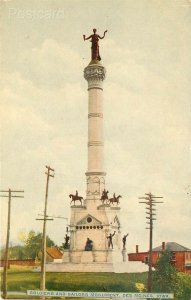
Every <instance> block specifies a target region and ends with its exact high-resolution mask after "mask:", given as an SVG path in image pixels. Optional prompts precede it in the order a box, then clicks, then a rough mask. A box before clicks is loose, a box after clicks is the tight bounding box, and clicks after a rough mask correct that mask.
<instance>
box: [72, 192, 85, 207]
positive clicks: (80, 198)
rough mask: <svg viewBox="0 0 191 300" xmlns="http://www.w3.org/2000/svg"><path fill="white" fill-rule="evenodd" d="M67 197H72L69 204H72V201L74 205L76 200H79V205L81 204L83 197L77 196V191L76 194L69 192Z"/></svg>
mask: <svg viewBox="0 0 191 300" xmlns="http://www.w3.org/2000/svg"><path fill="white" fill-rule="evenodd" d="M69 197H70V198H72V200H71V202H70V204H72V202H74V205H76V204H75V203H76V201H80V203H81V205H82V200H83V197H81V196H78V191H76V194H75V195H72V194H70V195H69Z"/></svg>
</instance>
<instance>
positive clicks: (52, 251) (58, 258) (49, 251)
mask: <svg viewBox="0 0 191 300" xmlns="http://www.w3.org/2000/svg"><path fill="white" fill-rule="evenodd" d="M41 257H42V251H40V252H39V253H38V258H39V259H41ZM62 258H63V252H62V251H61V250H60V249H59V248H58V247H48V248H46V262H47V263H62Z"/></svg>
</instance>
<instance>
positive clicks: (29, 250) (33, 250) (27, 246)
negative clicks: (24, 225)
mask: <svg viewBox="0 0 191 300" xmlns="http://www.w3.org/2000/svg"><path fill="white" fill-rule="evenodd" d="M19 240H20V241H21V242H22V245H20V244H19V245H15V246H11V247H9V259H35V258H36V257H37V255H38V252H39V251H40V250H41V249H42V233H39V232H37V233H36V232H35V231H33V230H31V231H29V232H28V233H27V232H25V233H23V232H22V237H21V234H20V236H19ZM46 241H47V247H51V246H55V244H54V242H53V241H52V240H51V239H50V238H49V236H47V238H46ZM4 252H5V249H4V248H2V249H1V250H0V256H1V258H2V259H3V258H4Z"/></svg>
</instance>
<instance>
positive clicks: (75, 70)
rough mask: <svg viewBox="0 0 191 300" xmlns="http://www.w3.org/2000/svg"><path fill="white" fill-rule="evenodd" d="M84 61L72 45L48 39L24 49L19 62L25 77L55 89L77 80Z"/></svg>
mask: <svg viewBox="0 0 191 300" xmlns="http://www.w3.org/2000/svg"><path fill="white" fill-rule="evenodd" d="M23 62H24V64H23ZM82 63H83V62H82V59H81V57H80V55H79V54H78V52H76V51H74V50H73V49H72V48H71V46H70V45H67V44H63V43H58V42H57V41H56V40H54V39H46V40H44V41H43V43H42V44H41V45H40V46H39V47H34V48H33V49H31V51H30V52H29V51H24V52H23V53H22V55H21V56H20V57H19V61H18V63H17V64H18V69H19V70H20V72H21V73H22V74H23V75H24V77H25V78H28V79H30V80H31V81H32V82H33V83H34V84H35V85H37V86H39V87H42V86H45V87H46V88H49V89H54V90H55V89H56V88H60V87H62V86H63V85H65V83H73V82H77V78H79V77H81V70H82Z"/></svg>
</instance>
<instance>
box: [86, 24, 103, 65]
mask: <svg viewBox="0 0 191 300" xmlns="http://www.w3.org/2000/svg"><path fill="white" fill-rule="evenodd" d="M96 31H97V30H96V29H95V28H94V29H93V34H91V35H90V36H89V37H87V38H86V36H85V34H84V35H83V38H84V41H85V40H89V39H91V41H90V42H91V43H92V47H91V49H92V60H101V57H100V53H99V39H103V38H104V37H105V34H106V32H107V30H105V31H104V34H103V36H102V37H101V36H100V35H99V34H97V33H96Z"/></svg>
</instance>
